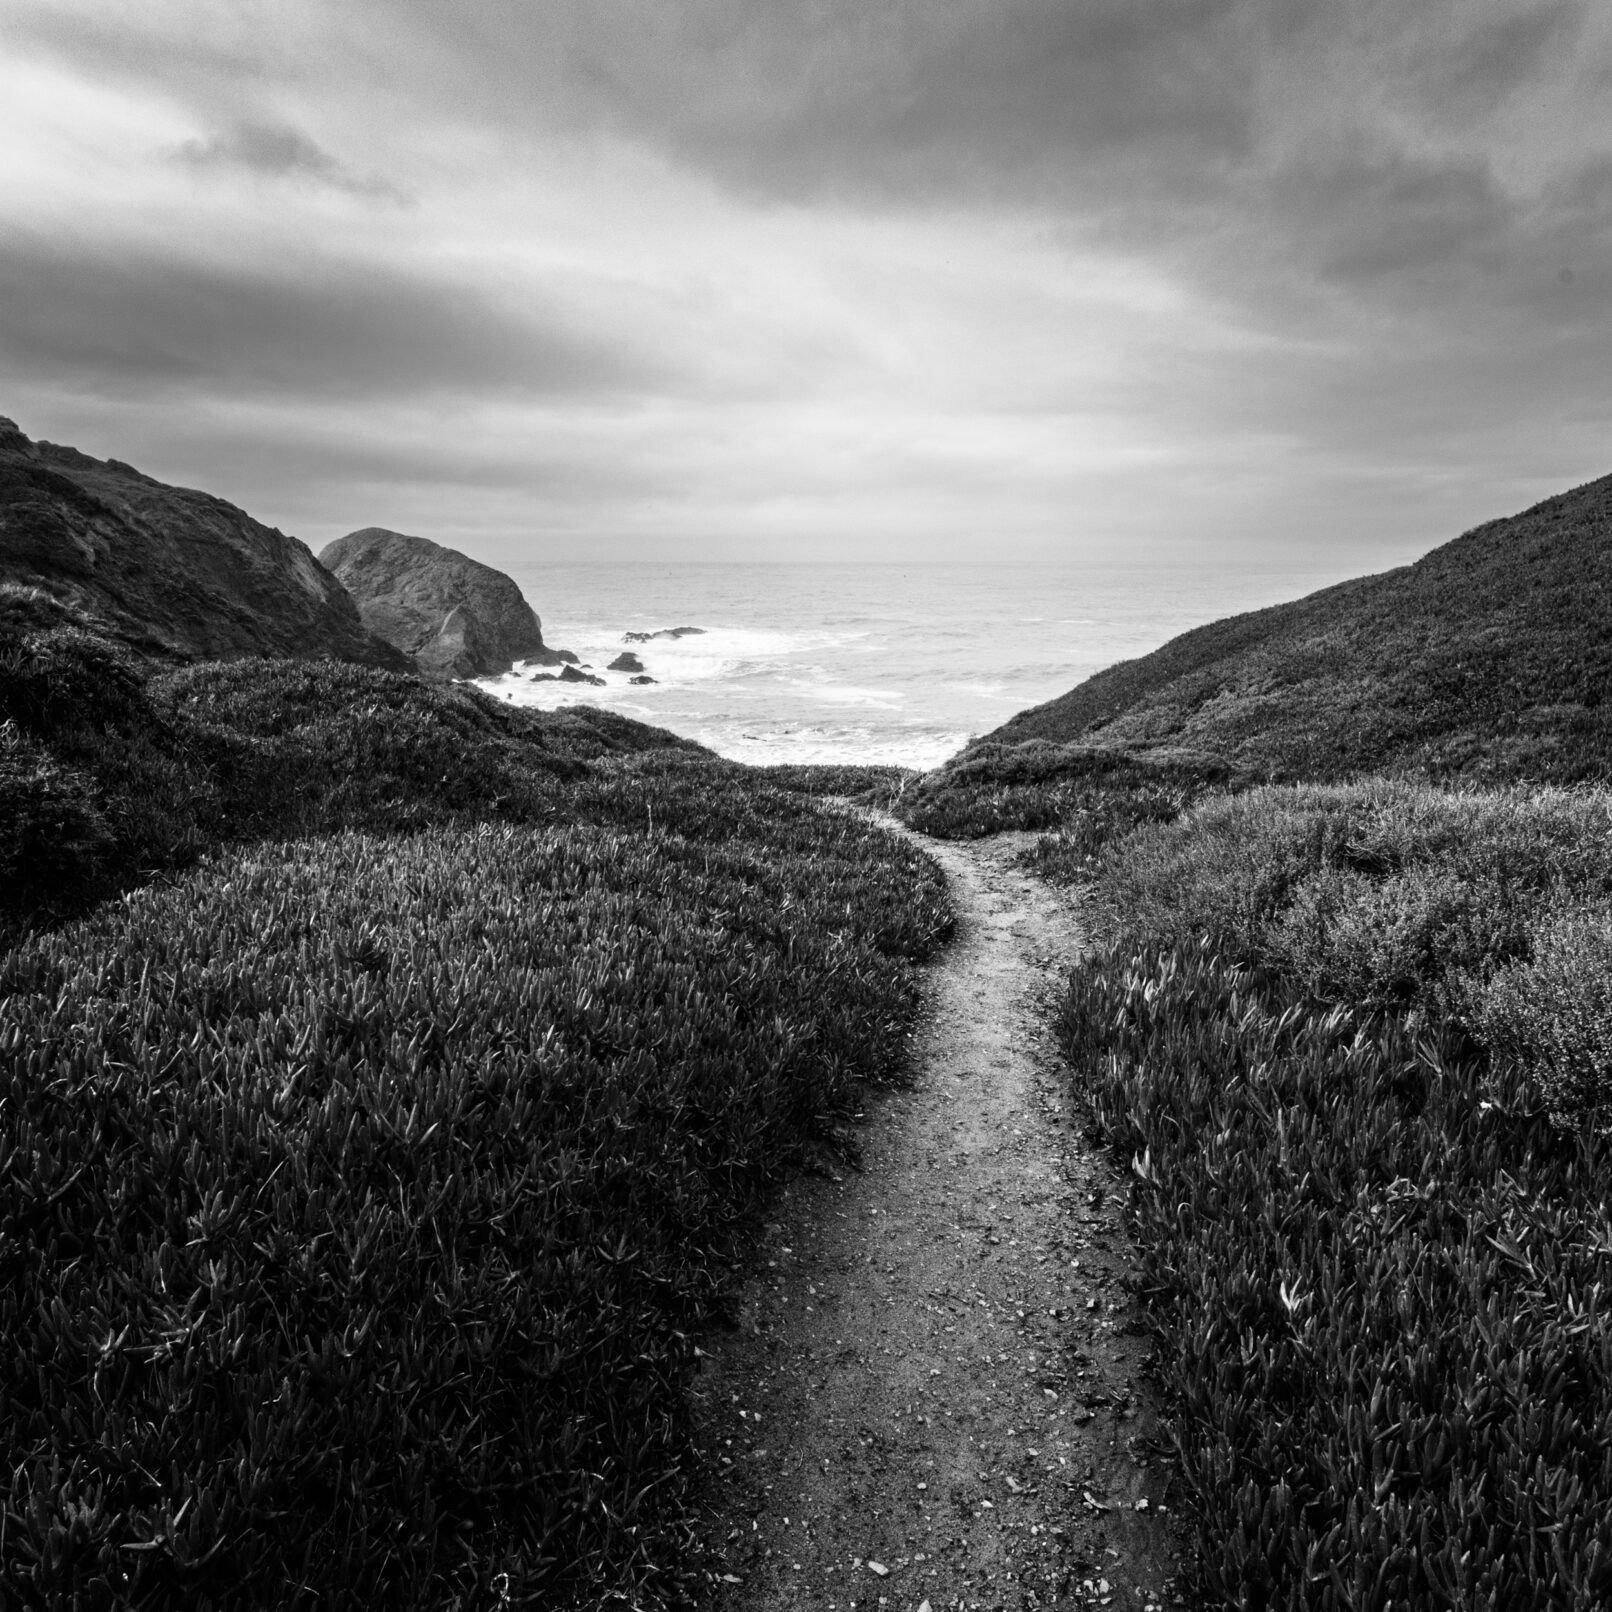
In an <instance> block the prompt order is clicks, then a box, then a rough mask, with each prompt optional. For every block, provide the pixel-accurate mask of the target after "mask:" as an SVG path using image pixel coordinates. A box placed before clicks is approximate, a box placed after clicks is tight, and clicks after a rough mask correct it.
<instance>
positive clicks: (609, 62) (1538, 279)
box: [0, 0, 1612, 576]
mask: <svg viewBox="0 0 1612 1612" xmlns="http://www.w3.org/2000/svg"><path fill="white" fill-rule="evenodd" d="M0 16H3V18H4V36H5V43H4V46H3V54H0V221H3V222H0V379H3V383H4V384H3V389H0V413H3V414H8V415H11V416H12V417H14V418H15V419H16V421H17V423H18V424H19V425H20V426H21V427H22V428H23V430H25V431H27V432H28V433H29V434H30V435H33V436H36V437H41V436H42V437H49V438H51V439H53V440H56V441H65V442H70V443H73V444H75V445H77V446H79V447H81V448H84V449H85V450H86V451H88V452H91V453H95V454H97V455H101V456H115V457H117V458H120V459H125V460H128V461H131V462H133V463H134V464H136V465H138V466H140V467H141V468H142V469H145V470H148V471H150V472H151V473H153V474H155V475H158V476H161V477H163V478H165V479H169V480H176V481H180V482H184V483H187V484H190V485H197V486H202V487H205V488H207V489H208V490H210V491H215V492H218V493H221V494H223V495H224V496H226V497H229V498H231V499H233V500H235V501H237V502H239V503H241V504H243V505H244V506H245V507H246V508H247V509H249V510H250V511H251V512H252V513H253V514H255V515H257V516H258V517H259V518H260V519H264V520H267V521H270V522H271V523H273V524H276V525H279V526H281V527H283V528H285V529H286V530H289V531H293V532H295V533H296V534H297V535H299V536H301V537H303V538H304V539H305V540H307V541H308V542H309V543H311V544H312V545H313V546H314V548H315V549H317V548H319V547H320V546H321V545H322V544H323V543H324V542H326V541H328V540H329V539H330V538H333V537H336V536H338V535H340V534H341V533H343V532H345V531H348V530H351V529H353V528H355V527H359V526H365V525H384V526H391V527H395V528H397V529H399V530H403V531H410V532H417V533H420V534H422V535H425V536H429V537H433V538H436V539H437V540H439V541H442V542H447V543H450V544H453V545H454V546H456V547H460V548H464V549H466V550H468V551H469V552H470V553H472V554H476V555H478V556H479V557H481V558H483V559H487V560H489V561H492V562H493V563H501V562H502V563H507V562H510V561H513V560H523V559H542V558H555V557H571V558H589V557H594V558H608V557H617V556H619V557H624V558H630V557H654V558H657V559H668V558H678V557H688V558H703V559H710V558H722V557H729V556H736V557H744V558H750V559H766V558H816V557H820V558H833V559H847V558H860V557H868V558H878V559H902V560H907V559H921V558H925V557H934V558H938V559H972V558H984V557H989V556H993V555H1000V556H1002V557H1003V558H1013V557H1023V558H1026V559H1062V560H1077V561H1078V560H1080V559H1082V558H1084V557H1088V556H1089V557H1091V558H1093V559H1098V558H1105V557H1112V556H1114V555H1116V554H1125V555H1128V556H1132V557H1135V556H1138V555H1149V554H1156V555H1157V556H1158V558H1159V561H1160V563H1161V564H1168V563H1170V562H1171V561H1172V559H1174V558H1179V557H1180V556H1181V555H1183V554H1186V553H1194V554H1196V556H1197V557H1198V558H1199V559H1200V560H1201V558H1202V555H1203V552H1204V551H1205V550H1206V549H1207V550H1208V551H1209V552H1212V553H1215V554H1225V555H1236V556H1238V557H1239V558H1243V557H1248V556H1258V555H1262V554H1268V555H1269V556H1270V557H1271V558H1272V559H1273V560H1278V561H1280V563H1282V564H1284V565H1287V566H1293V565H1300V566H1303V565H1308V564H1313V565H1314V566H1315V568H1316V570H1317V573H1318V574H1319V573H1321V572H1325V573H1326V574H1327V575H1329V576H1331V575H1342V574H1347V573H1349V572H1355V571H1363V570H1371V569H1377V568H1380V567H1381V566H1383V565H1387V564H1392V563H1397V562H1398V561H1400V560H1403V559H1407V558H1410V557H1411V556H1413V555H1414V554H1417V553H1419V552H1422V551H1423V550H1425V549H1426V548H1428V547H1430V546H1432V545H1433V544H1434V543H1437V542H1442V541H1444V540H1445V539H1447V538H1449V537H1452V536H1454V535H1455V534H1456V533H1457V532H1458V531H1460V530H1462V529H1463V528H1464V527H1466V526H1469V525H1471V524H1473V523H1474V522H1476V521H1478V520H1481V519H1485V518H1488V517H1490V516H1497V515H1502V514H1506V513H1509V512H1511V511H1513V510H1515V509H1518V508H1520V507H1522V506H1524V505H1526V504H1528V503H1530V502H1533V501H1534V500H1536V499H1537V498H1540V497H1543V496H1545V495H1547V494H1549V493H1551V492H1555V491H1558V490H1561V489H1562V488H1565V487H1567V486H1570V485H1573V484H1575V483H1577V482H1582V481H1585V480H1588V479H1590V478H1591V477H1593V476H1597V475H1601V474H1605V473H1606V472H1607V471H1609V470H1612V433H1609V425H1612V383H1609V377H1612V295H1609V294H1612V253H1609V247H1612V6H1605V5H1595V4H1593V3H1589V0H1568V3H1560V0H1525V3H1515V0H1418V3H1417V4H1414V5H1406V4H1404V3H1403V0H542V3H538V4H534V3H530V0H470V3H465V4H456V5H448V4H445V3H443V0H341V3H340V4H329V3H326V4H316V3H311V0H272V3H271V0H139V3H138V4H136V3H132V0H0Z"/></svg>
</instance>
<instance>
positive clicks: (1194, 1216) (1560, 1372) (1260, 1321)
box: [1061, 782, 1612, 1609]
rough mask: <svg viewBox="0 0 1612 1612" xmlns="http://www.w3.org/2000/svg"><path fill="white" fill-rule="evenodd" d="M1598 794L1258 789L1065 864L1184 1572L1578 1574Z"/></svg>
mask: <svg viewBox="0 0 1612 1612" xmlns="http://www.w3.org/2000/svg"><path fill="white" fill-rule="evenodd" d="M1609 804H1612V803H1609V801H1608V799H1607V797H1606V796H1604V795H1603V794H1600V793H1576V794H1575V793H1565V792H1562V791H1557V790H1537V791H1525V790H1522V789H1512V790H1507V791H1499V792H1495V793H1487V794H1480V793H1473V794H1454V793H1448V792H1443V791H1439V790H1436V789H1432V788H1428V787H1418V786H1413V785H1409V784H1387V783H1381V782H1379V783H1373V784H1363V785H1356V786H1352V787H1333V788H1306V789H1299V790H1283V789H1262V790H1257V791H1254V792H1251V793H1249V794H1246V795H1243V796H1240V797H1237V798H1233V799H1225V798H1221V799H1217V800H1212V801H1209V802H1206V803H1204V804H1202V805H1200V806H1198V807H1197V808H1195V809H1194V810H1193V811H1191V812H1189V813H1188V814H1187V815H1186V816H1184V817H1183V818H1182V819H1181V820H1180V821H1179V822H1177V823H1175V824H1174V825H1170V826H1163V827H1152V828H1144V829H1142V830H1140V831H1138V832H1137V833H1136V834H1134V835H1132V836H1130V837H1129V838H1127V839H1125V840H1123V841H1121V842H1118V843H1117V844H1116V845H1114V846H1112V847H1110V848H1109V849H1108V850H1107V851H1106V853H1104V855H1103V857H1102V859H1101V861H1100V864H1099V875H1100V876H1099V879H1098V882H1097V885H1096V892H1097V894H1098V896H1099V898H1100V901H1101V904H1102V905H1103V906H1104V907H1105V908H1106V910H1107V913H1108V916H1109V940H1108V944H1107V946H1106V947H1105V949H1103V950H1102V951H1101V952H1099V953H1098V955H1097V956H1096V957H1095V958H1093V959H1092V960H1090V961H1089V962H1088V963H1087V964H1085V965H1083V966H1082V967H1081V968H1080V969H1079V970H1078V971H1076V972H1075V973H1074V974H1073V976H1072V977H1071V981H1070V985H1069V988H1068V993H1067V996H1066V999H1065V1003H1064V1007H1063V1013H1062V1021H1061V1028H1062V1034H1063V1037H1064V1041H1065V1044H1066V1047H1067V1050H1068V1052H1069V1055H1070V1057H1071V1060H1072V1062H1073V1063H1074V1065H1075V1067H1076V1069H1077V1071H1078V1072H1079V1076H1080V1078H1081V1080H1082V1083H1083V1087H1084V1090H1085V1092H1086V1095H1087V1096H1088V1097H1089V1099H1090V1101H1091V1103H1092V1107H1093V1112H1094V1115H1095V1117H1096V1120H1097V1122H1098V1124H1099V1126H1100V1129H1101V1132H1102V1134H1103V1135H1104V1136H1105V1138H1106V1140H1107V1141H1108V1143H1109V1145H1110V1146H1111V1147H1112V1148H1113V1149H1114V1151H1115V1153H1116V1155H1117V1157H1118V1160H1119V1161H1120V1162H1121V1163H1122V1164H1123V1165H1125V1166H1128V1167H1129V1168H1130V1169H1131V1171H1132V1174H1133V1208H1134V1211H1135V1216H1136V1225H1137V1229H1138V1234H1139V1238H1140V1241H1141V1245H1142V1249H1143V1261H1144V1263H1143V1283H1144V1288H1145V1292H1146V1295H1147V1299H1148V1302H1149V1304H1150V1306H1151V1311H1152V1314H1153V1316H1154V1319H1155V1322H1156V1324H1157V1327H1158V1332H1159V1339H1160V1360H1161V1369H1162V1374H1163V1381H1164V1385H1165V1388H1166V1391H1167V1393H1168V1396H1169V1398H1170V1400H1171V1402H1172V1406H1173V1414H1174V1426H1175V1434H1176V1439H1177V1443H1178V1447H1179V1454H1180V1460H1181V1470H1182V1473H1183V1476H1184V1478H1185V1480H1186V1483H1187V1486H1188V1490H1189V1494H1190V1497H1191V1499H1192V1501H1193V1504H1194V1510H1195V1521H1196V1528H1197V1534H1198V1547H1199V1552H1198V1564H1199V1571H1200V1573H1201V1577H1202V1584H1201V1588H1202V1589H1203V1590H1204V1591H1205V1593H1206V1594H1208V1595H1209V1596H1211V1597H1213V1598H1214V1599H1216V1600H1217V1601H1225V1602H1228V1603H1230V1604H1236V1605H1242V1606H1248V1607H1289V1608H1317V1609H1319V1608H1328V1609H1331V1608H1354V1607H1386V1606H1388V1605H1390V1604H1393V1605H1400V1606H1411V1607H1444V1606H1452V1607H1453V1606H1496V1607H1498V1606H1504V1607H1507V1608H1511V1607H1518V1608H1529V1607H1540V1608H1544V1607H1560V1606H1588V1605H1601V1604H1605V1603H1606V1601H1607V1600H1608V1598H1609V1596H1612V1464H1609V1462H1608V1460H1607V1455H1606V1451H1607V1449H1608V1448H1609V1440H1612V1345H1609V1342H1608V1339H1609V1336H1612V1334H1609V1331H1608V1328H1607V1326H1606V1321H1605V1317H1604V1315H1603V1314H1602V1308H1603V1305H1604V1294H1605V1292H1606V1291H1607V1288H1608V1284H1609V1282H1612V1230H1609V1228H1612V1189H1609V1187H1608V1165H1609V1164H1612V1156H1609V1151H1608V1150H1609V1147H1612V1137H1609V1128H1608V1126H1607V1123H1606V1122H1607V1118H1608V1113H1609V1109H1608V1104H1609V1101H1612V1048H1609V1046H1608V1043H1607V1034H1606V1024H1607V1018H1606V1013H1605V1008H1606V995H1607V986H1606V979H1607V973H1606V968H1607V962H1608V959H1609V956H1612V833H1609V829H1608V806H1609Z"/></svg>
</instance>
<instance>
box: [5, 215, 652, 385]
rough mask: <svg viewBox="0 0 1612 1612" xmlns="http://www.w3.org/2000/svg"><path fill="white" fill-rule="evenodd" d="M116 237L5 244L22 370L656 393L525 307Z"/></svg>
mask: <svg viewBox="0 0 1612 1612" xmlns="http://www.w3.org/2000/svg"><path fill="white" fill-rule="evenodd" d="M182 244H183V243H179V242H176V243H174V246H175V249H174V250H173V251H172V252H171V253H168V254H157V253H154V252H152V251H150V250H149V249H143V248H140V247H137V246H130V245H129V244H128V243H126V242H121V241H110V242H109V241H100V242H93V241H91V242H86V241H83V240H77V241H72V242H69V241H65V240H59V239H58V240H48V239H44V238H41V237H39V236H37V235H36V236H33V237H29V236H24V235H12V236H10V237H8V238H7V239H6V240H5V241H4V242H0V354H3V355H4V358H5V360H6V363H7V365H8V368H9V369H10V370H11V371H12V373H13V374H14V375H16V374H18V373H20V372H22V371H27V372H28V373H30V374H32V375H35V376H39V375H48V376H52V377H55V378H56V379H58V380H63V379H65V378H66V377H68V376H69V375H72V376H77V377H78V378H79V379H80V381H81V383H82V384H85V385H92V386H93V385H104V386H106V387H109V388H112V389H114V390H123V391H131V390H132V391H133V392H136V393H137V392H138V391H139V390H140V389H142V388H146V387H157V388H167V389H171V390H187V389H188V390H189V391H191V392H192V393H193V394H194V395H196V396H197V397H198V398H201V397H209V396H211V397H241V396H257V395H272V394H279V395H282V396H285V397H288V398H297V397H303V398H309V399H313V398H328V397H350V398H357V399H361V398H364V397H366V396H374V395H378V394H395V393H398V392H406V393H413V394H420V395H442V394H452V393H464V392H494V393H505V394H510V395H513V396H521V397H533V396H539V397H541V396H564V397H569V398H573V399H575V400H577V401H579V402H581V401H583V400H586V399H588V398H599V397H608V396H613V395H620V394H621V393H622V392H624V391H627V390H640V389H653V388H654V387H655V386H657V385H660V384H663V383H664V381H665V379H666V375H665V371H664V369H663V368H662V367H661V365H660V364H659V362H658V361H657V360H656V359H654V358H653V356H652V355H650V354H648V353H645V352H643V351H634V350H633V349H632V348H630V347H629V346H628V345H627V344H626V343H622V342H617V341H612V340H611V339H609V338H608V337H606V336H605V335H603V334H602V333H601V332H599V331H597V330H594V329H589V328H586V327H585V326H583V325H581V324H579V323H575V322H572V321H570V320H568V319H567V317H566V316H565V315H564V314H563V313H562V312H561V311H560V310H558V309H555V308H552V307H547V306H545V305H543V303H542V302H541V301H540V300H539V299H536V298H529V299H528V303H527V306H525V307H522V308H519V309H517V308H514V307H505V306H500V305H499V304H498V303H497V302H496V301H495V300H494V299H493V298H492V297H491V296H490V295H489V294H488V293H486V292H485V291H482V290H480V289H479V288H477V287H476V286H474V285H471V284H466V283H464V282H462V281H458V282H456V281H455V280H453V279H451V278H445V277H438V276H430V275H428V274H426V273H422V272H413V273H411V272H409V271H407V270H404V269H399V268H392V267H389V266H386V265H382V264H377V263H369V262H363V261H352V260H342V259H334V260H332V259H328V258H325V259H322V258H321V257H319V256H317V255H305V256H303V257H302V259H301V260H300V261H285V262H281V263H275V264H252V265H250V266H247V265H242V264H240V263H235V262H229V261H215V262H209V261H206V260H204V259H199V258H197V257H196V256H193V255H184V254H183V253H182V250H181V248H182Z"/></svg>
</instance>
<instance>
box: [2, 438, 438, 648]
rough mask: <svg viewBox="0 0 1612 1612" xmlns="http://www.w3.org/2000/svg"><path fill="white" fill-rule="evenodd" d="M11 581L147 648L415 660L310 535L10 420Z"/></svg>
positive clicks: (5, 452)
mask: <svg viewBox="0 0 1612 1612" xmlns="http://www.w3.org/2000/svg"><path fill="white" fill-rule="evenodd" d="M0 583H12V584H17V585H21V586H24V587H35V588H39V589H41V590H43V591H44V592H46V593H48V594H49V595H51V596H52V597H53V598H55V599H58V600H60V601H61V602H63V603H64V604H66V605H69V606H70V607H72V608H74V609H76V610H79V611H83V612H86V613H88V614H89V615H91V616H93V617H95V618H97V619H98V620H99V621H100V622H101V623H102V624H103V625H104V627H105V628H106V629H107V630H110V631H113V632H115V633H117V634H118V635H119V636H120V637H122V638H123V639H124V640H125V641H127V642H128V643H130V644H131V645H133V646H135V647H137V648H139V649H141V650H144V651H146V652H153V653H158V654H164V655H169V656H179V657H182V658H185V659H207V660H215V659H216V660H228V659H235V658H238V657H240V656H245V655H290V656H298V657H314V656H332V657H335V658H337V659H340V660H349V661H359V662H363V663H365V664H368V665H371V666H380V667H387V668H390V669H392V670H396V671H403V670H406V669H407V666H408V663H407V662H406V661H405V659H404V658H403V656H402V655H401V654H399V652H398V651H397V650H396V649H395V648H393V646H392V645H391V644H390V643H388V642H387V641H386V640H385V639H384V638H381V637H377V636H376V635H375V634H374V633H372V632H371V631H370V630H369V629H368V628H367V627H366V626H365V624H364V622H363V621H362V620H361V619H360V616H359V612H358V608H357V606H356V605H355V604H354V603H353V601H352V600H351V599H350V598H349V597H348V595H347V591H346V590H345V589H344V588H343V587H342V585H341V583H340V582H338V581H337V580H336V578H335V577H333V576H332V575H331V574H330V572H329V571H327V570H326V569H325V567H324V566H322V565H321V564H320V563H319V562H318V561H317V560H316V559H315V558H314V556H313V552H312V551H311V550H310V549H309V548H308V546H307V545H306V544H305V543H301V542H299V541H298V540H297V539H296V538H294V537H288V536H287V535H286V534H285V533H284V532H281V531H279V530H277V529H276V528H275V527H272V526H265V525H263V524H262V522H261V521H255V520H253V519H252V517H251V516H250V515H248V514H247V513H246V512H245V511H244V510H241V509H237V508H236V507H235V505H234V504H230V503H227V502H225V500H224V499H222V498H216V497H214V496H213V495H212V494H211V493H204V492H197V491H194V490H193V489H191V488H188V487H171V486H169V485H167V484H166V483H164V482H160V481H157V480H156V479H155V478H154V477H151V476H147V475H144V474H143V473H142V472H140V471H138V470H136V469H135V468H134V467H133V466H132V465H126V464H124V463H123V462H122V461H121V460H117V459H104V460H103V459H94V458H91V456H90V455H89V454H87V453H80V452H79V451H78V449H76V448H69V447H63V446H61V445H59V444H57V443H53V442H34V441H31V440H30V439H29V438H28V437H27V436H25V435H24V434H23V433H22V432H21V431H20V430H19V429H18V428H17V426H16V425H15V424H14V423H13V422H12V421H10V420H7V419H0Z"/></svg>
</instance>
